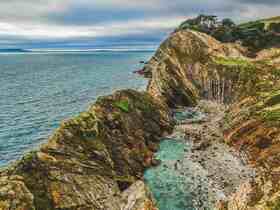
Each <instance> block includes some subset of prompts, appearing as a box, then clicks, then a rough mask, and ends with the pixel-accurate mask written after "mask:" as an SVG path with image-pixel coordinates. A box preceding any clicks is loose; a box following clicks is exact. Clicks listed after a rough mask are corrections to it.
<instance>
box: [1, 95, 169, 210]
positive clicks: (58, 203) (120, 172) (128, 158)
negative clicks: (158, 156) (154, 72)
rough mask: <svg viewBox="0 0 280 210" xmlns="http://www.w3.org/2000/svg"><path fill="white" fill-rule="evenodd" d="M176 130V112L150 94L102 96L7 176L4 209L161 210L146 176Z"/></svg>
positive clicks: (3, 180)
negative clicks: (167, 135) (160, 146)
mask: <svg viewBox="0 0 280 210" xmlns="http://www.w3.org/2000/svg"><path fill="white" fill-rule="evenodd" d="M171 130H172V120H171V118H170V113H169V110H168V109H167V107H165V106H162V105H160V104H159V103H158V102H157V101H156V100H155V99H153V98H152V97H151V96H149V95H148V94H147V93H138V92H136V91H131V90H124V91H120V92H116V93H115V94H114V95H111V96H106V97H102V98H99V99H98V100H97V102H96V103H95V104H94V105H93V106H92V107H90V109H89V110H88V111H87V112H84V113H81V114H80V115H79V116H78V117H76V118H73V119H70V120H67V121H65V122H63V123H62V124H61V126H60V127H59V128H58V129H57V130H56V132H55V133H54V134H53V135H52V137H50V139H49V140H48V142H47V143H46V144H45V145H43V146H42V147H41V148H40V150H39V151H35V152H31V153H29V154H27V155H26V156H25V157H24V158H23V159H22V160H20V161H19V162H17V163H15V164H13V165H12V166H10V167H9V168H7V169H4V170H3V171H1V178H0V209H1V210H32V209H34V210H35V209H37V210H54V209H64V210H66V209H68V210H70V209H71V210H74V209H77V210H78V209H79V210H86V209H88V210H90V209H92V210H101V209H102V210H103V209H112V210H117V209H122V210H125V209H127V210H128V209H129V210H130V209H133V210H147V209H150V210H153V209H155V208H154V204H153V201H152V198H151V196H150V194H149V192H148V190H147V189H146V187H145V185H144V183H143V182H142V181H141V178H142V175H143V171H144V169H145V168H146V167H149V166H151V165H153V164H155V160H154V159H153V153H154V152H155V151H156V150H157V147H158V146H157V145H158V142H159V138H160V137H161V136H162V135H164V134H165V133H168V132H170V131H171ZM137 180H138V181H137Z"/></svg>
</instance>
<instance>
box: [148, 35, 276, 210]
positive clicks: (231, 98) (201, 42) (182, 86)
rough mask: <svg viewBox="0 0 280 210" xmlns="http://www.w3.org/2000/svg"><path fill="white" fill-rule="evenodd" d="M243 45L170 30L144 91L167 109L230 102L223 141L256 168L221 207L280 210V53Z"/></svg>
mask: <svg viewBox="0 0 280 210" xmlns="http://www.w3.org/2000/svg"><path fill="white" fill-rule="evenodd" d="M242 54H244V53H243V52H242V49H241V48H240V47H236V46H235V45H232V44H230V45H225V44H221V43H220V42H218V41H216V40H215V39H213V38H211V37H209V36H207V35H205V34H201V33H199V32H193V31H180V32H177V33H174V34H172V35H171V36H170V37H169V38H168V39H167V40H166V41H165V42H164V43H163V44H162V45H161V46H160V48H159V50H158V51H157V52H156V54H155V55H154V57H153V58H152V59H151V61H150V62H149V64H148V65H147V66H146V69H145V70H146V72H150V74H151V80H150V83H149V88H148V91H149V92H150V93H151V94H152V95H154V96H155V97H157V98H159V99H160V100H161V101H162V102H163V103H167V104H168V105H169V106H170V107H176V106H180V105H184V106H189V105H195V104H196V102H197V100H199V99H200V98H204V99H210V100H215V101H218V102H220V103H226V104H228V105H229V109H228V111H227V115H226V117H225V119H223V120H222V122H221V125H222V126H223V127H224V139H225V142H226V143H228V144H229V145H231V146H232V147H234V148H235V149H236V150H237V151H239V152H240V155H241V158H243V159H244V161H245V162H248V163H249V164H251V165H252V166H253V167H255V168H256V169H257V171H258V174H257V176H256V177H252V181H251V182H250V183H244V185H242V186H240V188H239V189H238V190H237V192H236V193H235V194H234V195H232V197H231V198H228V200H227V201H225V202H220V205H218V206H219V209H228V210H240V209H244V210H245V209H248V210H256V209H280V205H279V203H280V202H279V200H280V198H279V192H280V187H279V186H280V168H279V166H280V156H279V154H280V124H279V122H280V93H279V90H280V66H279V63H280V62H279V60H280V54H279V49H266V50H264V51H261V52H260V53H259V55H258V56H257V57H256V58H255V59H250V58H246V57H244V55H242Z"/></svg>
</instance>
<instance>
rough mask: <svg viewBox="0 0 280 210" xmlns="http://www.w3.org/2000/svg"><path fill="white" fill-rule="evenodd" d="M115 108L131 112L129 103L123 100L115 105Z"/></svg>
mask: <svg viewBox="0 0 280 210" xmlns="http://www.w3.org/2000/svg"><path fill="white" fill-rule="evenodd" d="M114 105H115V107H117V108H119V109H120V110H121V111H123V112H129V101H128V100H121V101H118V102H115V103H114Z"/></svg>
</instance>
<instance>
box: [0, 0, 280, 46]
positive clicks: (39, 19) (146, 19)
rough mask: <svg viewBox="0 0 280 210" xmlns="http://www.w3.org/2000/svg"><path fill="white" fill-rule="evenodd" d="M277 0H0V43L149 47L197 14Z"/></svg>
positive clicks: (250, 13) (258, 14)
mask: <svg viewBox="0 0 280 210" xmlns="http://www.w3.org/2000/svg"><path fill="white" fill-rule="evenodd" d="M279 11H280V0H0V48H2V49H4V48H28V49H31V48H34V49H36V48H49V49H51V48H61V49H62V48H70V49H72V48H73V49H75V48H98V47H104V46H105V47H118V46H121V45H125V46H130V47H135V46H140V47H147V48H150V47H151V48H152V47H155V46H157V45H158V44H159V43H160V42H161V41H162V40H163V39H164V38H165V37H166V36H167V35H168V34H169V33H170V32H172V31H173V30H174V28H175V27H176V26H178V25H179V24H180V23H181V22H182V21H184V20H186V19H187V18H190V17H194V16H196V15H198V14H211V15H217V16H219V17H221V18H225V17H229V18H232V19H233V20H235V21H236V22H243V21H248V20H254V19H258V18H263V17H271V16H278V15H280V13H279Z"/></svg>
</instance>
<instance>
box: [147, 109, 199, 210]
mask: <svg viewBox="0 0 280 210" xmlns="http://www.w3.org/2000/svg"><path fill="white" fill-rule="evenodd" d="M204 117H205V115H204V114H203V113H201V112H198V111H196V110H195V109H194V108H185V109H182V110H176V111H174V118H175V120H176V121H177V124H181V123H185V122H188V123H191V122H195V121H200V120H201V119H203V118H204ZM189 150H190V145H188V142H187V141H186V140H185V139H184V134H183V133H180V132H178V131H176V129H175V131H174V133H173V135H172V137H171V138H165V139H162V141H161V143H160V150H159V151H158V152H157V154H156V158H157V159H160V160H161V164H160V165H159V166H157V167H154V168H150V169H148V170H147V171H146V172H145V176H144V177H145V181H146V183H147V185H148V186H149V189H150V190H151V192H152V194H153V196H154V198H155V200H156V202H157V207H158V208H159V209H160V210H195V209H196V208H195V207H194V206H195V205H194V204H195V203H194V196H195V195H194V193H193V189H194V182H195V181H194V177H192V176H191V175H190V174H188V169H187V168H186V166H184V165H185V164H188V163H185V162H184V156H185V154H186V153H188V152H190V151H189Z"/></svg>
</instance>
